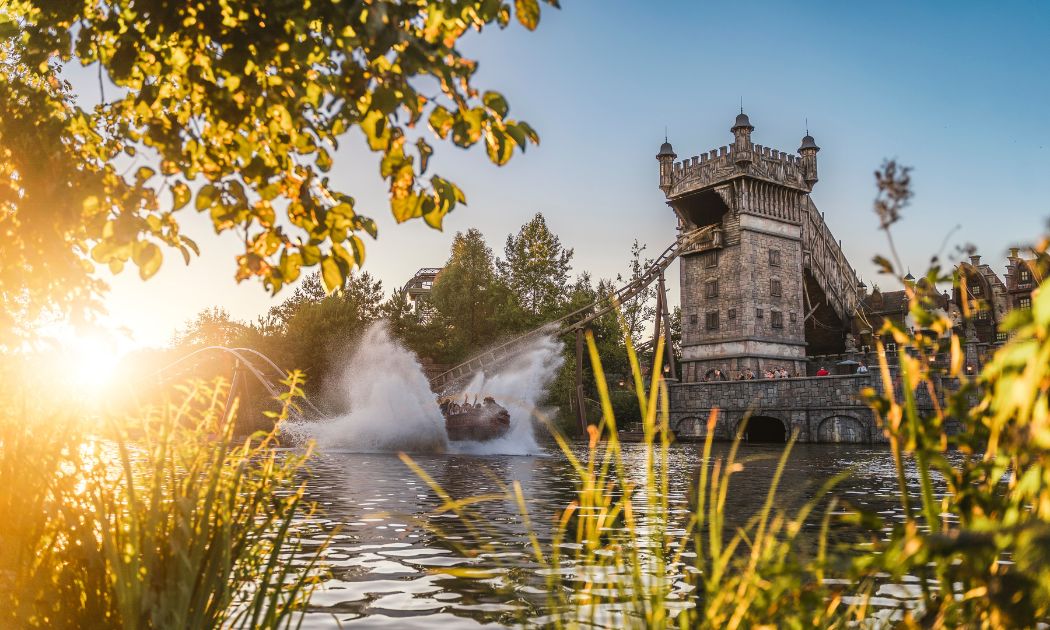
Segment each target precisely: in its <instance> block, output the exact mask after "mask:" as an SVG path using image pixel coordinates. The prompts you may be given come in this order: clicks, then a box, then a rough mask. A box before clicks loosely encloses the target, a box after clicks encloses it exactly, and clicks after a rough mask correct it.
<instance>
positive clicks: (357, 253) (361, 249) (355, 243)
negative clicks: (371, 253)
mask: <svg viewBox="0 0 1050 630" xmlns="http://www.w3.org/2000/svg"><path fill="white" fill-rule="evenodd" d="M350 249H352V250H353V252H354V260H355V261H357V266H358V267H362V266H364V264H365V244H364V243H363V242H362V241H361V239H360V238H358V237H357V235H352V236H350Z"/></svg>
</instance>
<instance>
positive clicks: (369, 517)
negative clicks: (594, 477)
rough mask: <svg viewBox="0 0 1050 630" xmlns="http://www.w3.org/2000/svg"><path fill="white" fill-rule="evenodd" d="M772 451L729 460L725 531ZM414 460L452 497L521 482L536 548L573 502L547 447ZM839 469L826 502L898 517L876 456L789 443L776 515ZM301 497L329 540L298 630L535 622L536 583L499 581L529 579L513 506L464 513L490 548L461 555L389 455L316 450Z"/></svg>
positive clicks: (886, 468)
mask: <svg viewBox="0 0 1050 630" xmlns="http://www.w3.org/2000/svg"><path fill="white" fill-rule="evenodd" d="M624 448H625V451H626V460H627V463H628V468H629V470H630V471H632V474H637V475H638V476H639V478H641V476H642V472H641V469H642V465H643V462H644V451H643V447H642V445H640V444H627V445H624ZM727 448H728V446H727V445H718V446H716V451H717V453H716V455H722V456H724V455H725V453H726V450H727ZM581 450H582V449H581ZM781 450H782V445H780V446H774V445H768V446H767V445H744V446H742V447H741V451H740V453H739V458H742V459H746V460H748V461H747V463H745V469H744V471H742V472H740V473H737V474H736V475H734V477H733V479H734V481H733V483H732V485H731V490H730V494H729V497H728V500H727V505H726V514H725V516H726V519H727V521H728V523H729V524H730V525H732V524H741V523H743V522H744V521H746V519H747V517H748V516H749V515H750V514H751V513H752V511H753V510H755V509H757V508H758V506H760V504H761V503H762V501H763V499H764V497H765V494H766V492H767V490H768V487H769V481H770V478H771V476H772V474H773V470H774V468H775V466H776V458H777V457H778V456H779V454H780V452H781ZM698 451H699V445H690V444H686V445H675V446H673V447H672V451H671V462H672V464H671V465H672V470H674V471H676V474H675V475H674V476H673V478H672V487H671V492H670V502H671V504H672V506H673V511H674V512H676V513H678V514H682V513H684V512H685V510H687V509H688V499H687V492H688V488H689V486H690V484H691V483H693V475H694V474H695V471H696V470H697V466H698V462H699V459H700V457H699V452H698ZM581 455H582V453H581ZM756 458H757V459H756ZM414 460H415V461H416V462H417V463H418V464H419V466H420V467H421V468H422V469H423V470H424V471H426V473H427V474H428V475H430V476H431V477H432V478H433V479H434V481H436V482H437V483H438V484H440V486H441V487H443V488H444V489H445V490H446V491H447V492H448V493H449V494H450V495H451V496H453V497H455V498H466V497H473V496H478V495H484V494H489V493H499V492H501V491H502V489H503V488H504V487H505V486H506V485H508V484H510V483H512V482H514V481H518V482H520V483H521V486H522V488H523V491H524V494H525V498H526V502H527V504H528V507H529V511H530V515H531V517H532V519H533V521H534V522H533V528H534V529H535V530H537V533H538V534H539V536H540V538H541V540H543V541H544V542H546V541H547V540H549V536H550V526H551V521H552V518H553V515H555V514H557V513H559V512H560V511H561V510H563V509H564V507H565V506H566V505H567V504H568V503H569V502H570V501H571V500H572V499H573V482H572V474H573V473H572V470H571V468H570V466H569V464H568V462H567V461H566V459H565V458H564V456H562V455H561V454H560V453H558V452H557V451H556V450H550V451H549V452H547V453H546V454H544V455H537V456H525V457H523V456H502V455H490V456H468V455H419V456H415V457H414ZM847 469H852V470H853V474H852V475H851V476H850V477H849V478H848V479H847V480H845V481H844V482H843V483H841V484H840V485H839V487H838V488H837V490H836V494H837V495H838V496H840V497H842V498H844V499H846V500H848V501H850V502H852V503H853V504H854V505H857V506H861V507H866V508H869V509H872V510H874V511H877V512H881V513H882V516H883V517H884V518H887V519H889V520H893V519H894V518H895V517H896V516H899V512H898V511H897V509H896V498H895V497H896V494H897V492H896V473H895V471H894V466H893V459H892V456H891V455H890V452H889V450H887V449H885V448H875V447H863V446H845V445H844V446H837V445H824V444H822V445H807V444H799V445H796V446H795V447H794V450H793V452H792V456H791V459H790V461H789V463H788V465H787V469H786V471H785V474H784V477H783V479H782V481H781V493H780V494H779V496H778V502H777V505H778V507H781V508H791V507H794V506H797V505H799V504H801V503H802V502H804V501H805V500H807V499H809V498H810V497H812V496H814V494H815V493H816V492H817V490H818V488H819V487H820V486H821V484H822V483H823V482H824V481H825V480H827V479H829V478H831V477H833V476H834V475H836V474H838V473H839V472H841V471H843V470H847ZM308 494H309V498H310V499H311V500H314V501H317V502H318V504H319V505H320V507H321V510H322V514H320V515H319V516H317V517H315V518H314V519H313V520H314V521H315V523H316V524H317V525H319V526H320V529H321V530H324V531H326V532H331V531H333V530H338V531H337V533H336V534H335V536H334V540H333V541H332V543H331V546H330V548H329V549H328V550H327V553H326V556H325V564H326V566H327V567H329V569H330V571H331V577H330V579H328V580H327V581H326V582H325V584H324V587H323V588H322V589H320V590H318V591H317V592H316V593H315V594H314V597H313V599H312V600H311V608H310V612H309V613H308V614H307V617H306V620H305V623H304V626H303V627H306V628H338V627H374V628H472V627H479V626H487V627H499V626H518V625H521V624H522V623H527V622H530V621H531V622H535V621H536V620H537V618H540V619H542V615H543V614H545V613H546V611H545V610H544V603H545V593H544V590H543V588H542V587H543V584H544V581H543V577H542V576H538V575H536V576H535V579H534V580H529V579H524V580H523V579H512V577H514V578H520V577H521V576H520V575H513V576H512V575H511V573H514V572H517V573H518V574H522V573H524V574H525V575H529V573H530V572H531V573H532V574H535V565H534V564H533V562H532V561H531V558H530V556H529V552H530V549H529V547H528V538H527V536H526V530H525V528H524V527H523V526H522V524H521V519H520V517H519V514H518V507H517V505H516V504H515V503H514V502H513V501H509V500H494V501H488V502H485V503H481V504H478V505H476V506H475V507H474V509H475V511H477V512H480V513H481V514H482V515H483V517H484V522H485V525H486V526H487V528H488V529H487V530H486V532H484V533H482V534H481V535H482V537H483V538H484V539H485V542H486V543H488V544H489V545H490V547H489V549H490V551H489V552H486V553H481V554H479V555H477V556H476V557H468V555H467V554H464V553H463V549H457V548H456V547H457V546H462V547H464V548H466V549H467V550H468V551H470V550H476V547H477V544H476V543H475V542H474V541H475V540H477V534H475V533H472V532H470V531H469V530H468V529H467V528H466V527H465V526H464V525H463V523H462V522H461V521H460V520H459V519H458V518H457V517H455V515H453V514H450V513H448V512H444V513H436V510H437V509H438V508H439V507H440V505H441V500H440V499H439V498H438V497H437V496H436V494H435V493H434V492H433V491H432V490H431V489H430V488H429V487H428V486H427V484H426V483H425V482H424V481H423V480H421V479H420V477H419V476H417V475H416V474H415V473H414V472H413V471H412V470H410V469H409V468H408V467H407V466H406V465H405V464H404V463H403V462H402V461H401V460H400V459H398V457H397V456H396V455H394V454H363V453H339V452H326V453H321V454H320V455H318V456H317V457H316V458H315V459H314V461H313V464H312V467H311V476H310V479H309V482H308ZM815 528H816V525H814V529H815ZM434 529H439V530H441V531H442V532H443V533H444V536H438V535H436V534H435V533H433V531H432V530H434ZM319 536H320V534H319ZM450 567H458V568H478V567H481V568H491V567H501V571H502V573H501V574H500V575H497V576H496V577H489V578H468V577H463V576H458V577H457V576H452V575H449V574H447V573H441V572H440V570H441V569H447V568H450ZM908 586H909V585H907V584H905V585H886V587H885V588H884V589H883V590H882V592H880V593H878V595H880V596H885V598H886V602H884V603H887V604H893V603H895V602H896V601H898V600H896V599H895V598H896V597H898V596H904V597H907V595H908V592H909V589H908V588H907V587H908ZM876 603H878V602H876Z"/></svg>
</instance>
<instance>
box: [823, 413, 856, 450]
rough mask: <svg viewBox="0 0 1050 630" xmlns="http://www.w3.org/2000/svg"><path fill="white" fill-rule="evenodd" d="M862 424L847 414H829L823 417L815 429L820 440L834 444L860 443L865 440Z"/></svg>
mask: <svg viewBox="0 0 1050 630" xmlns="http://www.w3.org/2000/svg"><path fill="white" fill-rule="evenodd" d="M867 437H868V436H867V432H866V431H865V430H864V425H862V424H861V423H860V421H859V420H857V419H856V418H851V417H849V416H830V417H828V418H825V419H824V420H823V421H822V422H821V423H820V426H819V427H818V429H817V438H818V441H820V442H830V443H834V444H861V443H864V442H867V441H868V439H867Z"/></svg>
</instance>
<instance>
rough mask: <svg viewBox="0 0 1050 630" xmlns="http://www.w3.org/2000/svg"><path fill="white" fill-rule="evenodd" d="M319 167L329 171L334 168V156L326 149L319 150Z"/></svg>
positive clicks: (325, 171)
mask: <svg viewBox="0 0 1050 630" xmlns="http://www.w3.org/2000/svg"><path fill="white" fill-rule="evenodd" d="M317 168H319V169H321V171H322V172H324V173H327V172H328V171H329V170H331V168H332V157H331V156H330V155H328V151H325V150H324V149H318V150H317Z"/></svg>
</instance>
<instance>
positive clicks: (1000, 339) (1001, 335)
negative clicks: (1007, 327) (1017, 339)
mask: <svg viewBox="0 0 1050 630" xmlns="http://www.w3.org/2000/svg"><path fill="white" fill-rule="evenodd" d="M995 340H996V341H998V342H1000V343H1002V342H1004V341H1006V333H1005V332H1003V331H1001V330H1000V331H999V332H997V333H995Z"/></svg>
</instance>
